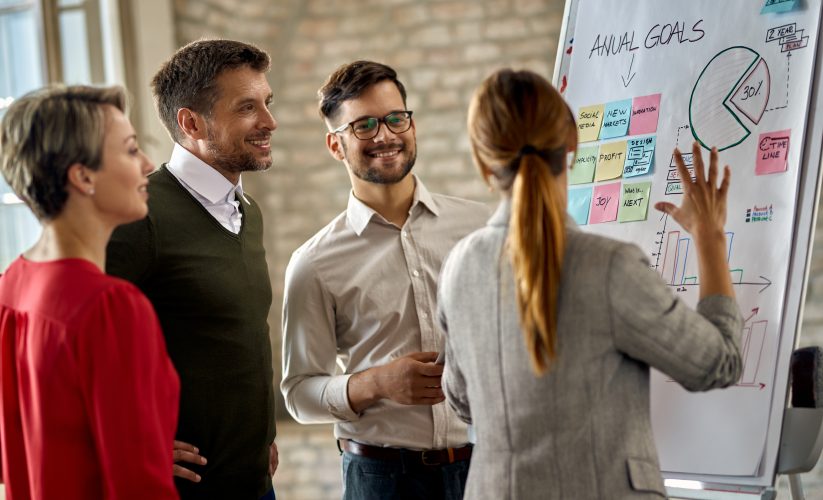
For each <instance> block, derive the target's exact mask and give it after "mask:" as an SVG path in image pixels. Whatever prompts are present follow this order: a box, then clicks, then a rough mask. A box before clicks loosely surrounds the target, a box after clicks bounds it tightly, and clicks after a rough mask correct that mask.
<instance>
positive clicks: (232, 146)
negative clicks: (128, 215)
mask: <svg viewBox="0 0 823 500" xmlns="http://www.w3.org/2000/svg"><path fill="white" fill-rule="evenodd" d="M269 67H270V59H269V56H268V55H267V54H266V53H265V52H263V51H261V50H259V49H258V48H256V47H254V46H251V45H248V44H245V43H240V42H234V41H229V40H201V41H197V42H194V43H191V44H189V45H187V46H185V47H183V48H181V49H180V50H178V51H177V53H175V54H174V55H173V56H172V57H171V59H169V60H168V61H167V62H166V63H165V64H164V65H163V66H162V67H161V68H160V70H159V71H158V73H157V74H156V75H155V77H154V79H153V81H152V89H153V92H154V96H155V99H156V103H157V108H158V111H159V113H160V118H161V120H162V121H163V123H164V124H165V126H166V129H167V130H168V131H169V134H170V135H171V137H172V139H173V140H174V141H175V146H174V151H173V153H172V156H171V159H170V160H169V162H168V163H166V164H164V165H163V166H162V167H161V168H160V169H159V170H158V171H156V172H155V173H153V174H152V175H151V176H150V178H149V215H148V217H147V218H146V219H144V220H142V221H139V222H136V223H133V224H130V225H127V226H122V227H120V228H119V229H118V230H117V231H116V232H115V234H114V235H113V236H112V239H111V243H110V244H109V248H108V257H107V271H108V272H109V273H111V274H113V275H116V276H120V277H123V278H125V279H128V280H129V281H132V282H134V283H135V284H136V285H137V286H139V287H140V289H141V290H143V292H144V293H145V294H146V295H147V296H148V297H149V299H150V300H151V302H152V304H153V305H154V308H155V309H156V311H157V315H158V316H159V318H160V322H161V324H162V326H163V332H164V334H165V337H166V347H167V349H168V352H169V355H170V356H171V359H172V361H173V362H174V366H175V368H176V369H177V372H178V374H179V375H180V382H181V397H180V420H179V424H178V428H177V436H176V439H177V441H175V442H174V456H175V460H176V462H177V463H176V464H175V468H174V475H175V476H176V477H175V481H176V485H177V489H178V491H179V492H180V496H181V498H183V499H194V498H196V499H212V498H213V499H229V498H231V499H249V500H257V499H261V498H268V499H274V492H273V490H272V482H271V476H272V474H274V470H275V469H276V467H277V446H276V445H275V444H274V437H275V425H274V392H273V388H272V362H271V348H270V340H269V328H268V324H267V322H266V318H267V316H268V312H269V307H270V306H271V299H272V292H271V284H270V282H269V276H268V270H267V267H266V261H265V252H264V250H263V221H262V217H261V213H260V208H259V207H258V205H257V204H256V203H255V202H254V200H252V199H251V198H250V197H248V195H246V194H245V193H244V192H243V186H242V182H241V179H240V174H241V172H244V171H255V170H265V169H267V168H269V167H270V166H271V164H272V156H271V143H270V139H271V133H272V132H273V131H274V129H275V128H276V127H277V122H276V121H275V120H274V117H272V115H271V113H270V111H269V107H270V105H271V100H272V93H271V88H270V87H269V84H268V83H267V81H266V72H267V71H268V70H269ZM171 445H172V443H169V446H170V451H171ZM124 459H137V460H139V459H140V458H139V457H129V458H124ZM169 473H172V471H169Z"/></svg>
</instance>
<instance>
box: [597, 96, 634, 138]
mask: <svg viewBox="0 0 823 500" xmlns="http://www.w3.org/2000/svg"><path fill="white" fill-rule="evenodd" d="M631 116H632V100H631V99H625V100H623V101H614V102H610V103H608V104H606V109H605V111H604V112H603V125H602V127H601V129H600V139H614V138H615V137H623V136H624V135H626V134H628V133H629V120H630V119H631Z"/></svg>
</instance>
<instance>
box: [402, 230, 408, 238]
mask: <svg viewBox="0 0 823 500" xmlns="http://www.w3.org/2000/svg"><path fill="white" fill-rule="evenodd" d="M401 234H402V235H403V237H404V238H408V237H409V233H407V232H406V231H403V232H402V233H401Z"/></svg>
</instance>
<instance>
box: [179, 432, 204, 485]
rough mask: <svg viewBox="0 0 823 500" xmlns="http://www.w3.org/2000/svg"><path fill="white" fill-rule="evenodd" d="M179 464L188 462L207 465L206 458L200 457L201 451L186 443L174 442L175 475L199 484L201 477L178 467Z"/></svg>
mask: <svg viewBox="0 0 823 500" xmlns="http://www.w3.org/2000/svg"><path fill="white" fill-rule="evenodd" d="M177 462H188V463H191V464H199V465H206V457H203V456H200V450H199V449H197V447H196V446H193V445H190V444H189V443H184V442H183V441H177V440H175V441H174V467H173V469H172V470H173V471H174V475H175V476H177V477H182V478H183V479H188V480H189V481H192V482H195V483H199V482H200V475H199V474H195V473H194V472H192V471H190V470H189V469H186V468H185V467H181V466H180V465H177Z"/></svg>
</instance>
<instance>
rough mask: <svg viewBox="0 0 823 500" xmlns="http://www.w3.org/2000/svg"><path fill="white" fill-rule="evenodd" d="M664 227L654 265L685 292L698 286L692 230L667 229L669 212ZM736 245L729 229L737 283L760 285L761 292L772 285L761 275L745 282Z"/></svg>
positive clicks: (732, 270) (728, 249)
mask: <svg viewBox="0 0 823 500" xmlns="http://www.w3.org/2000/svg"><path fill="white" fill-rule="evenodd" d="M661 221H662V229H661V230H660V231H657V233H656V239H655V241H654V251H653V252H652V258H653V262H654V264H653V265H652V266H651V267H652V268H653V269H655V270H656V271H657V272H658V273H659V274H660V277H661V278H663V281H665V282H666V284H668V285H670V286H673V287H676V289H677V291H679V292H682V291H685V290H686V289H687V288H689V287H692V286H697V285H698V284H699V283H698V279H697V275H696V274H694V273H693V272H690V269H694V268H696V266H694V267H689V259H690V257H691V256H692V254H694V253H695V250H694V249H693V245H692V239H691V237H690V236H689V234H688V233H686V232H685V231H682V230H680V229H679V228H678V229H667V225H668V215H667V214H664V215H663V217H661ZM733 248H734V233H733V232H731V231H727V232H726V262H727V263H728V264H729V266H730V267H729V273H730V274H731V279H732V284H733V285H757V286H760V287H761V288H760V292H761V293H762V292H763V290H765V289H766V288H768V287H769V285H771V283H772V282H771V280H769V279H768V278H766V277H765V276H759V280H757V281H745V278H746V277H745V276H744V271H743V269H742V268H740V267H733V266H732V265H731V261H732V250H733Z"/></svg>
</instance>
